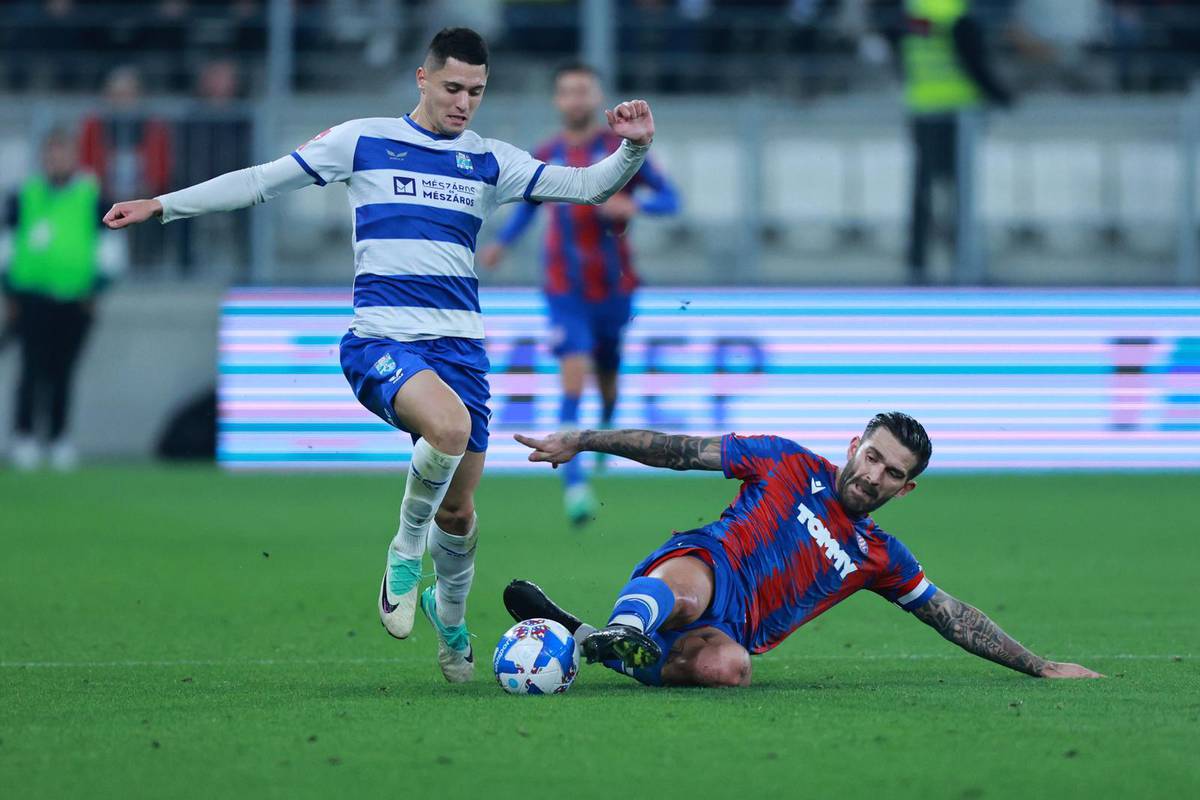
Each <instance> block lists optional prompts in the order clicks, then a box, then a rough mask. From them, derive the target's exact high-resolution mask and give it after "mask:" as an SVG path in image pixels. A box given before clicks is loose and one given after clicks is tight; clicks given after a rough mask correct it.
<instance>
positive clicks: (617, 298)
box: [546, 294, 633, 372]
mask: <svg viewBox="0 0 1200 800" xmlns="http://www.w3.org/2000/svg"><path fill="white" fill-rule="evenodd" d="M546 305H547V307H548V309H549V312H550V337H551V338H550V343H551V352H553V353H554V355H555V356H557V357H558V358H562V357H563V356H570V355H579V354H586V355H590V356H591V357H592V361H593V362H594V363H595V365H596V369H598V370H601V371H603V372H616V371H617V370H618V369H619V368H620V366H621V337H622V335H623V334H624V332H625V326H626V325H628V324H629V315H630V314H631V313H632V310H633V298H631V297H630V296H629V295H627V294H625V295H622V294H617V295H613V296H612V297H610V298H608V299H607V300H602V301H600V302H598V303H590V302H588V301H586V300H584V299H583V298H582V297H577V296H575V295H569V294H562V295H559V294H547V295H546Z"/></svg>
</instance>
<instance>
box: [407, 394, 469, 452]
mask: <svg viewBox="0 0 1200 800" xmlns="http://www.w3.org/2000/svg"><path fill="white" fill-rule="evenodd" d="M420 435H421V438H423V439H425V440H426V441H428V442H429V443H430V444H431V445H433V446H434V447H436V448H437V449H438V450H441V451H442V452H443V453H449V454H451V455H458V454H459V453H462V452H464V451H465V450H466V449H467V442H468V441H469V440H470V438H471V415H470V414H468V413H467V408H466V406H464V405H463V404H462V402H461V401H460V402H458V403H454V404H453V405H451V406H450V407H448V408H440V409H437V410H436V411H431V412H430V414H429V416H428V417H427V418H426V419H424V420H422V422H421V430H420Z"/></svg>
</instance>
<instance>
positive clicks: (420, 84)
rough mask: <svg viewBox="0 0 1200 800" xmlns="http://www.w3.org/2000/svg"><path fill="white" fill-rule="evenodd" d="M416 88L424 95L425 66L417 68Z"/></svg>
mask: <svg viewBox="0 0 1200 800" xmlns="http://www.w3.org/2000/svg"><path fill="white" fill-rule="evenodd" d="M417 88H418V89H420V90H421V94H425V65H424V64H422V65H421V66H419V67H417Z"/></svg>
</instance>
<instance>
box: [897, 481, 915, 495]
mask: <svg viewBox="0 0 1200 800" xmlns="http://www.w3.org/2000/svg"><path fill="white" fill-rule="evenodd" d="M915 488H917V482H916V481H909V482H908V483H906V484H904V485H903V486H901V487H900V491H898V492H896V497H904V495H906V494H908V493H909V492H911V491H912V490H913V489H915Z"/></svg>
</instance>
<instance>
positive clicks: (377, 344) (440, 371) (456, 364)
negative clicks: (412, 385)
mask: <svg viewBox="0 0 1200 800" xmlns="http://www.w3.org/2000/svg"><path fill="white" fill-rule="evenodd" d="M490 367H491V365H490V364H489V363H488V357H487V351H486V350H484V348H483V340H482V339H459V338H454V337H444V338H441V339H422V340H420V341H415V342H398V341H396V340H394V339H368V338H363V337H361V336H355V335H354V332H353V331H351V332H349V333H347V334H346V335H345V336H343V337H342V372H343V373H345V375H346V380H347V381H349V382H350V387H351V388H352V389H354V396H355V397H357V398H358V402H360V403H362V404H363V405H364V406H365V407H366V408H367V410H369V411H370V412H371V413H373V414H375V415H376V416H378V417H379V418H381V419H382V420H383V421H384V422H386V423H387V424H389V425H391V426H393V427H395V428H399V429H400V430H402V431H405V432H406V433H412V431H409V430H407V429H406V428H405V427H404V426H403V425H401V424H400V421H399V420H397V419H396V413H395V411H393V410H392V399H393V398H395V396H396V392H398V391H400V387H401V386H403V385H404V384H405V383H406V382H408V379H409V378H411V377H412V376H413V375H416V374H417V373H418V372H421V371H423V370H427V369H431V370H433V371H434V372H435V373H436V374H437V376H438V377H439V378H441V379H442V380H443V381H445V382H446V384H447V385H448V386H449V387H450V388H451V389H453V390H454V392H455V394H457V395H458V397H459V399H460V400H462V402H463V405H464V406H466V407H467V413H469V414H470V415H471V438H470V440H469V441H468V442H467V449H468V450H470V451H472V452H476V453H482V452H484V451H485V450H487V445H488V420H489V419H490V418H491V416H492V412H491V409H489V408H488V404H487V403H488V399H489V398H490V397H491V391H490V389H489V388H488V380H487V373H488V369H489V368H490ZM417 438H418V437H417V436H416V435H415V434H414V435H413V441H414V442H415V441H416V440H417Z"/></svg>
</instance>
